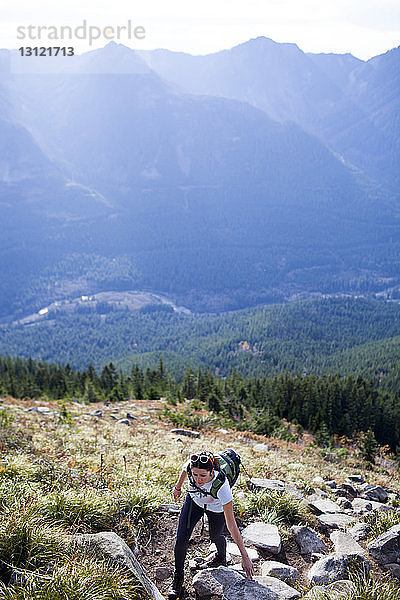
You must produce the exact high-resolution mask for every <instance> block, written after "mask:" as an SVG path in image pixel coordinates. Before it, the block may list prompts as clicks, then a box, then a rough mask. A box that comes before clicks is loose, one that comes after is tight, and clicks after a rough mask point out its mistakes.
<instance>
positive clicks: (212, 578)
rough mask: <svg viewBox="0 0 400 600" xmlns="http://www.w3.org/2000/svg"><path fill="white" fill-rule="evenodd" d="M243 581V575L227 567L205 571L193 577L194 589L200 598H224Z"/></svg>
mask: <svg viewBox="0 0 400 600" xmlns="http://www.w3.org/2000/svg"><path fill="white" fill-rule="evenodd" d="M241 580H243V575H241V574H240V573H238V572H237V571H235V570H233V569H228V568H227V567H218V569H204V570H203V571H199V572H198V573H197V574H196V575H195V576H194V577H193V587H194V589H195V590H196V594H197V596H198V597H199V598H203V597H204V596H222V595H223V592H224V591H226V590H228V589H231V588H232V586H233V585H234V584H235V583H237V582H239V581H241Z"/></svg>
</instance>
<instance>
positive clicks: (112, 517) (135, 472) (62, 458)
mask: <svg viewBox="0 0 400 600" xmlns="http://www.w3.org/2000/svg"><path fill="white" fill-rule="evenodd" d="M38 404H39V403H36V404H35V402H29V403H27V402H23V401H17V400H12V399H9V398H7V399H5V401H4V402H3V403H2V408H3V410H4V411H5V413H6V414H7V415H8V416H9V417H13V418H14V422H13V423H12V424H10V425H9V427H11V428H14V429H19V430H20V431H22V432H27V433H29V434H30V435H32V442H31V443H32V444H33V447H31V448H30V450H29V448H26V449H25V450H24V449H21V450H20V451H19V452H17V453H16V452H15V450H14V451H10V452H7V449H6V451H5V452H4V453H3V456H2V463H1V469H0V492H1V495H2V501H3V502H6V503H7V501H9V494H10V492H11V493H16V492H17V490H18V493H19V494H21V500H22V502H23V506H24V507H25V506H26V504H24V501H23V497H24V494H25V495H26V497H29V503H30V506H31V507H32V506H33V508H35V510H37V511H39V514H40V515H41V516H42V517H43V515H44V516H45V517H46V518H47V524H48V525H49V526H50V527H54V526H55V521H57V526H58V527H60V526H61V527H62V529H63V531H64V532H66V533H71V532H75V531H86V532H95V531H98V530H103V529H112V530H114V531H117V532H118V533H119V534H120V535H122V536H123V537H124V538H125V539H126V540H127V542H128V543H130V544H131V545H132V544H133V540H134V538H133V528H134V529H136V530H138V531H139V533H140V540H141V547H142V552H141V554H140V556H139V559H140V561H141V562H142V563H143V565H144V566H145V568H146V569H147V571H148V573H149V575H150V576H151V577H153V578H154V569H155V567H156V566H160V565H161V564H162V565H166V564H167V565H168V564H172V560H173V559H172V549H173V543H174V534H175V531H176V524H177V522H176V517H173V516H167V515H165V514H163V513H155V514H154V507H156V506H158V504H159V503H166V502H167V503H168V502H173V500H172V496H171V493H170V490H171V488H172V486H173V484H174V483H175V481H176V478H177V475H178V473H179V471H180V468H181V465H182V462H183V461H184V459H185V458H186V457H187V456H188V455H189V454H190V453H191V452H193V451H197V450H199V449H200V448H205V447H206V448H209V449H211V450H213V451H218V450H221V449H223V448H224V447H228V446H231V447H234V448H235V449H236V450H237V451H238V452H239V453H240V455H241V456H242V459H243V462H244V465H245V467H246V469H247V470H248V471H249V472H250V473H251V475H253V476H258V477H270V478H274V479H282V480H285V481H286V482H288V483H292V484H296V485H297V486H298V487H300V488H303V489H305V490H307V492H308V493H309V491H310V484H311V481H312V479H313V477H315V476H317V475H322V476H323V477H324V478H326V479H335V480H336V481H337V482H339V483H340V482H343V480H344V479H345V477H346V475H348V474H350V473H353V472H361V473H363V474H364V476H365V478H366V480H367V481H369V482H371V483H374V484H380V485H383V486H387V487H391V488H392V489H396V490H398V491H400V476H399V474H398V473H397V472H396V471H395V470H394V469H393V465H392V463H391V462H390V461H389V460H388V459H386V458H382V459H379V463H378V465H377V466H375V467H373V469H372V470H368V469H367V468H366V465H365V464H364V463H362V462H360V461H359V459H358V458H357V456H356V455H355V453H354V451H353V450H352V449H349V451H348V452H341V453H334V454H331V455H330V456H329V455H328V456H327V455H326V453H322V452H320V451H318V450H317V449H315V448H314V447H312V446H310V438H309V436H307V435H304V437H303V438H302V440H301V441H300V442H299V443H288V442H284V441H282V440H278V439H267V438H263V437H260V436H255V435H252V434H243V433H240V434H239V433H235V432H226V431H219V430H210V431H202V432H201V437H200V439H199V440H193V439H191V438H187V437H184V436H176V435H173V434H171V433H170V429H171V427H170V426H169V425H168V424H167V423H163V422H162V421H160V420H159V415H160V410H161V403H155V402H149V401H134V403H119V404H115V405H113V406H110V407H104V406H103V405H91V406H90V407H89V406H80V405H77V404H70V405H68V406H64V409H63V410H62V411H61V413H58V412H55V413H54V414H51V415H41V414H38V413H34V412H26V408H27V407H28V406H29V405H32V406H37V405H38ZM40 405H47V406H50V407H51V408H52V409H55V410H56V411H58V410H59V409H60V405H58V406H57V404H55V403H50V404H46V403H40ZM93 409H101V410H102V411H103V416H102V417H101V418H97V417H93V416H90V415H89V412H90V411H91V410H93ZM116 409H117V410H118V413H117V414H118V415H120V416H125V414H126V411H127V410H129V411H130V412H131V413H134V414H135V416H136V417H137V420H136V421H134V425H132V426H127V425H119V424H117V423H116V421H115V420H114V419H112V418H111V414H112V411H113V410H116ZM2 414H4V413H2ZM257 442H262V443H264V444H266V445H267V446H268V448H269V450H268V452H267V453H264V452H259V451H257V449H256V448H254V446H255V444H256V443H257ZM328 454H329V453H328ZM39 457H40V459H41V460H40V461H38V460H37V458H39ZM327 458H328V460H327ZM35 459H36V460H35ZM245 479H246V477H245V475H244V473H243V475H241V477H240V479H239V482H238V484H237V485H236V486H235V488H234V497H235V506H236V512H237V515H238V517H240V522H241V523H242V524H247V523H248V522H250V521H251V520H257V519H258V518H259V517H257V515H256V514H255V513H254V511H253V513H250V512H249V507H250V506H254V502H253V504H252V501H251V498H252V494H251V493H250V492H248V491H246V488H245ZM127 498H136V500H135V502H134V504H133V505H134V506H136V507H137V508H136V509H135V510H136V513H135V510H132V509H131V511H130V513H128V514H127V513H126V512H125V513H122V514H121V513H120V512H119V513H118V514H116V513H115V506H116V505H118V506H125V504H126V502H127ZM140 499H141V500H140ZM124 503H125V504H124ZM12 506H14V510H18V511H21V513H22V515H23V514H24V513H25V512H26V511H25V508H24V509H21V506H20V507H19V508H18V507H17V505H16V504H15V505H11V511H12V510H13V508H12ZM152 513H153V517H151V518H149V514H152ZM146 514H147V517H146ZM251 515H252V516H251ZM308 518H310V519H311V521H312V516H311V515H309V517H308ZM0 520H1V519H0ZM288 526H289V524H288V523H282V524H280V525H279V528H280V530H281V533H282V535H283V540H284V548H285V553H286V554H285V556H286V560H287V561H289V563H291V564H295V565H296V566H297V567H298V568H299V569H300V571H301V573H302V574H301V577H300V580H299V586H300V589H301V590H302V591H304V590H305V587H304V586H305V582H306V580H305V572H306V571H307V570H308V568H309V566H310V565H309V564H308V563H306V562H305V561H304V559H303V558H301V557H300V556H299V554H298V551H297V550H296V549H295V547H294V546H295V545H294V546H293V543H290V539H289V538H288V533H287V531H288ZM326 542H327V544H328V545H329V546H331V543H330V541H329V538H328V539H327V540H326ZM207 549H208V542H207V541H206V539H203V538H200V537H199V536H198V535H197V536H196V546H195V547H194V548H192V549H191V550H190V555H193V553H195V554H196V552H197V554H198V552H200V553H202V554H203V555H204V554H206V553H207V551H208V550H207ZM0 550H1V549H0ZM189 577H190V575H189V573H188V578H189ZM168 585H169V580H167V582H165V583H164V584H161V590H162V591H164V592H165V590H166V588H167V587H168ZM188 585H190V579H188Z"/></svg>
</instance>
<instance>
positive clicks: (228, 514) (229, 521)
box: [224, 500, 254, 579]
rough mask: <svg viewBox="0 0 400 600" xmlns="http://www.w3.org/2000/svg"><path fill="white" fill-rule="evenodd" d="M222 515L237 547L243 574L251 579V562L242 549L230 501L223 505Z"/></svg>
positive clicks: (242, 544) (245, 551)
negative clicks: (240, 556)
mask: <svg viewBox="0 0 400 600" xmlns="http://www.w3.org/2000/svg"><path fill="white" fill-rule="evenodd" d="M224 515H225V521H226V526H227V527H228V529H229V533H230V534H231V536H232V537H233V539H234V540H235V543H236V545H237V547H238V548H239V550H240V554H241V555H242V567H243V569H244V570H245V573H246V575H247V577H248V578H249V579H253V573H254V566H253V562H252V560H251V559H250V557H249V555H248V554H247V550H246V548H245V547H244V542H243V538H242V536H241V534H240V531H239V528H238V526H237V523H236V519H235V515H234V514H233V503H232V500H231V501H230V502H228V503H227V504H224Z"/></svg>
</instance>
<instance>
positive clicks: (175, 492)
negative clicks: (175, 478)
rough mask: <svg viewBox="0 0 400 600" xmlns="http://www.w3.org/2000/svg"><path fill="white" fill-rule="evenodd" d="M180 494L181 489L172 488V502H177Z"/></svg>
mask: <svg viewBox="0 0 400 600" xmlns="http://www.w3.org/2000/svg"><path fill="white" fill-rule="evenodd" d="M181 494H182V489H181V488H177V487H174V489H173V490H172V495H173V497H174V500H178V498H180V496H181Z"/></svg>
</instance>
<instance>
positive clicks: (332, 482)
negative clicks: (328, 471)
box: [325, 479, 337, 490]
mask: <svg viewBox="0 0 400 600" xmlns="http://www.w3.org/2000/svg"><path fill="white" fill-rule="evenodd" d="M325 485H326V486H327V487H329V488H331V490H334V489H335V488H337V485H336V481H334V480H333V479H329V481H325Z"/></svg>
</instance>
